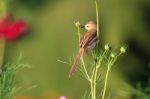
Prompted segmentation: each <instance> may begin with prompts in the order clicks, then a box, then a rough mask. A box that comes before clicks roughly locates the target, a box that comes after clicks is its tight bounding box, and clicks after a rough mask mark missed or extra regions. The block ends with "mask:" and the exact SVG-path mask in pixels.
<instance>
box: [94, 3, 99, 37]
mask: <svg viewBox="0 0 150 99" xmlns="http://www.w3.org/2000/svg"><path fill="white" fill-rule="evenodd" d="M95 8H96V22H97V38H98V39H99V7H98V1H97V0H95Z"/></svg>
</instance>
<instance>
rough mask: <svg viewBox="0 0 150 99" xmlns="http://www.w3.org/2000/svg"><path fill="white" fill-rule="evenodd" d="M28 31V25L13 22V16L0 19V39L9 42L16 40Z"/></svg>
mask: <svg viewBox="0 0 150 99" xmlns="http://www.w3.org/2000/svg"><path fill="white" fill-rule="evenodd" d="M26 31H27V23H26V22H25V21H23V20H17V21H14V20H13V16H12V15H7V16H5V17H4V18H2V19H0V37H1V38H4V39H6V40H8V41H13V40H16V39H17V38H19V37H21V36H22V35H23V34H25V33H26Z"/></svg>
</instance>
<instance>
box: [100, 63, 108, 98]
mask: <svg viewBox="0 0 150 99" xmlns="http://www.w3.org/2000/svg"><path fill="white" fill-rule="evenodd" d="M109 70H110V68H109V66H107V71H106V75H105V82H104V89H103V94H102V99H104V98H105V94H106V88H107V81H108V75H109Z"/></svg>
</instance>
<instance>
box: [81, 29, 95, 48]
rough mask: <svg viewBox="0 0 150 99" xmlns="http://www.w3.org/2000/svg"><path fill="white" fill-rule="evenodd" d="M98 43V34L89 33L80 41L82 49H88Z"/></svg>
mask: <svg viewBox="0 0 150 99" xmlns="http://www.w3.org/2000/svg"><path fill="white" fill-rule="evenodd" d="M95 41H96V32H93V31H88V32H86V33H85V35H83V37H82V38H81V40H80V48H87V47H88V46H90V45H91V44H92V43H93V42H95Z"/></svg>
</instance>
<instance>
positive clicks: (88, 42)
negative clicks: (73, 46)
mask: <svg viewBox="0 0 150 99" xmlns="http://www.w3.org/2000/svg"><path fill="white" fill-rule="evenodd" d="M82 28H85V29H86V30H87V31H86V32H85V33H84V34H83V36H82V37H81V38H80V44H79V51H78V53H77V55H76V57H75V58H74V61H73V64H72V67H71V69H70V71H69V77H71V76H72V75H73V74H74V73H75V71H76V69H77V66H78V65H79V63H80V58H81V56H82V55H83V54H84V53H86V52H87V51H88V50H89V49H92V48H94V47H95V45H96V43H97V25H96V22H94V21H89V22H88V23H87V24H86V25H84V26H83V27H82Z"/></svg>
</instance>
